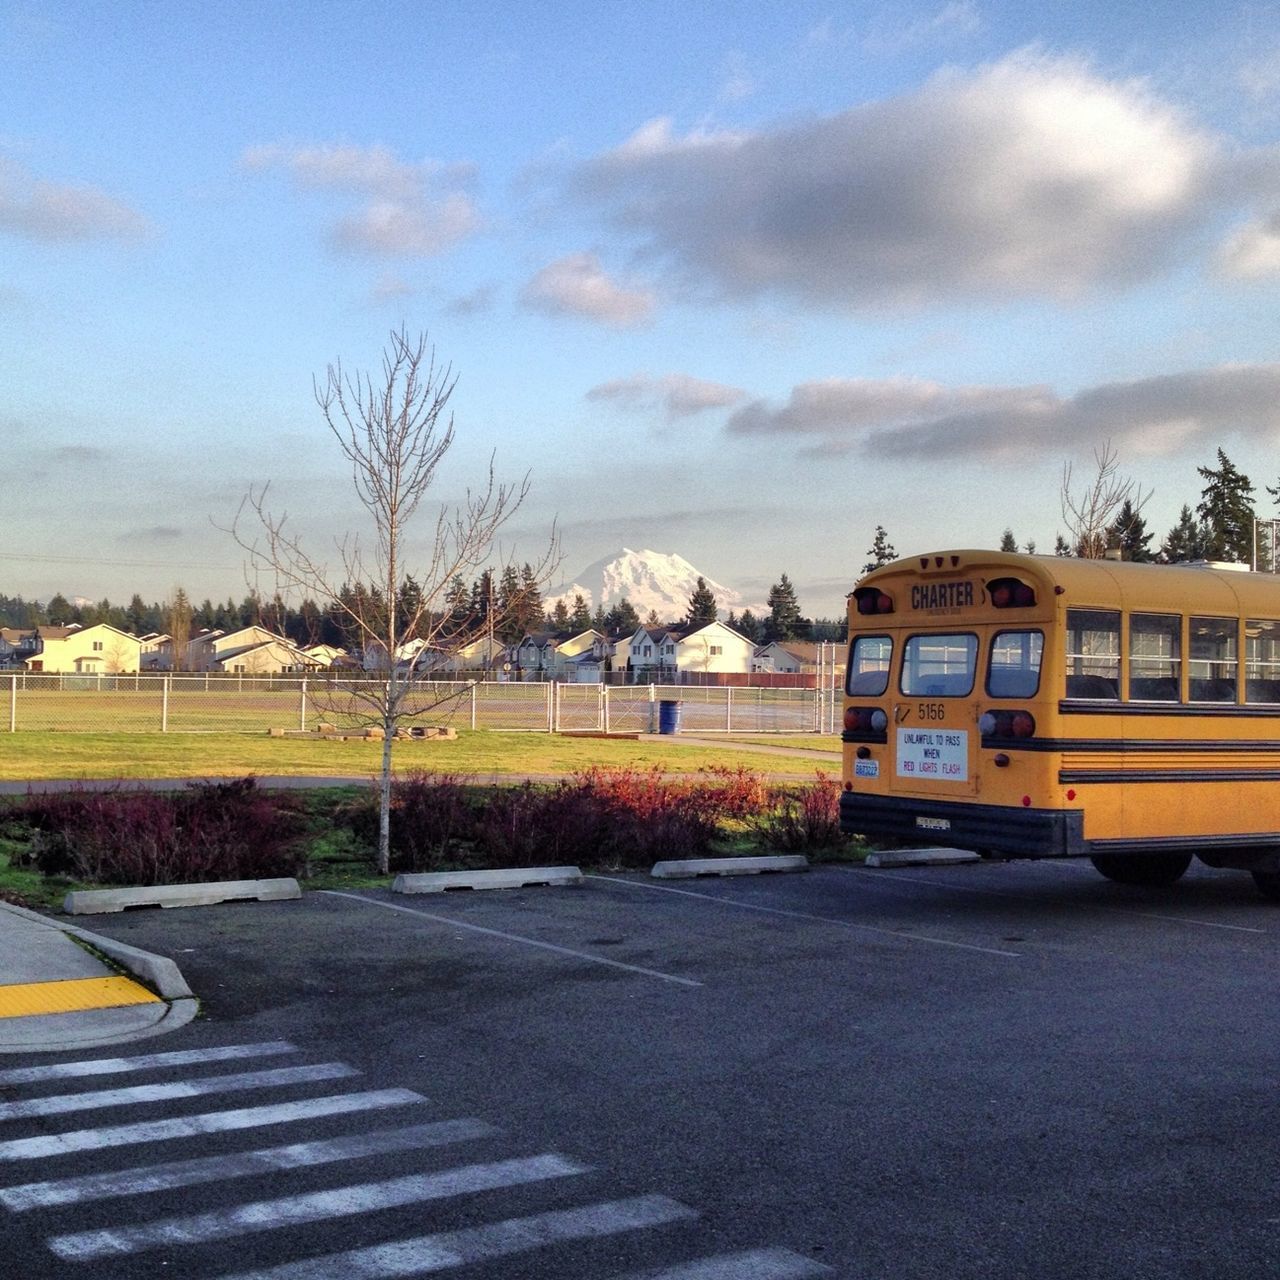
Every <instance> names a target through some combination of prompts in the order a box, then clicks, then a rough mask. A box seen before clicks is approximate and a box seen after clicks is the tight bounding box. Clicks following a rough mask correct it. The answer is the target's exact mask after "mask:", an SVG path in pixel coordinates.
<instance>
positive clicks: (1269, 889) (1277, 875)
mask: <svg viewBox="0 0 1280 1280" xmlns="http://www.w3.org/2000/svg"><path fill="white" fill-rule="evenodd" d="M1253 883H1254V884H1256V885H1257V886H1258V892H1259V893H1261V894H1262V896H1263V897H1264V898H1271V899H1272V900H1273V901H1275V902H1280V871H1255V872H1253Z"/></svg>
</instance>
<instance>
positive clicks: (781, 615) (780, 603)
mask: <svg viewBox="0 0 1280 1280" xmlns="http://www.w3.org/2000/svg"><path fill="white" fill-rule="evenodd" d="M768 605H769V616H768V618H766V619H765V623H764V638H765V640H792V639H794V638H795V637H796V636H797V635H798V634H799V630H800V603H799V601H798V600H797V599H796V589H795V588H794V587H793V586H792V585H791V579H790V578H788V577H787V575H786V574H785V573H784V574H783V575H782V577H781V578H780V579H779V580H778V581H777V582H775V583H774V584H773V586H771V587H770V588H769V599H768Z"/></svg>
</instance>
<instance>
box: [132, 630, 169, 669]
mask: <svg viewBox="0 0 1280 1280" xmlns="http://www.w3.org/2000/svg"><path fill="white" fill-rule="evenodd" d="M138 642H139V643H140V644H141V645H142V658H141V664H142V669H143V671H168V670H170V668H171V667H172V666H173V641H172V640H171V639H170V638H169V637H168V636H167V635H165V634H164V633H163V632H162V631H149V632H147V634H146V635H145V636H139V637H138Z"/></svg>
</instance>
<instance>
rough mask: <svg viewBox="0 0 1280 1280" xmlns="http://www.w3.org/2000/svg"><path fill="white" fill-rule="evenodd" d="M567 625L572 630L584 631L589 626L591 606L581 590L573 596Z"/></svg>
mask: <svg viewBox="0 0 1280 1280" xmlns="http://www.w3.org/2000/svg"><path fill="white" fill-rule="evenodd" d="M569 626H570V628H571V629H572V630H573V631H586V630H588V629H589V628H590V626H591V606H590V605H589V604H588V603H587V601H586V598H585V597H584V596H583V595H582V593H581V592H577V593H576V594H575V595H574V597H573V611H572V612H571V613H570V614H569Z"/></svg>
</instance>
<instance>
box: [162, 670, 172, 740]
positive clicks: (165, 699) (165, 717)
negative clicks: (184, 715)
mask: <svg viewBox="0 0 1280 1280" xmlns="http://www.w3.org/2000/svg"><path fill="white" fill-rule="evenodd" d="M172 679H173V677H172V676H165V678H164V680H163V682H162V683H161V685H160V732H161V733H168V732H169V681H170V680H172Z"/></svg>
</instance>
